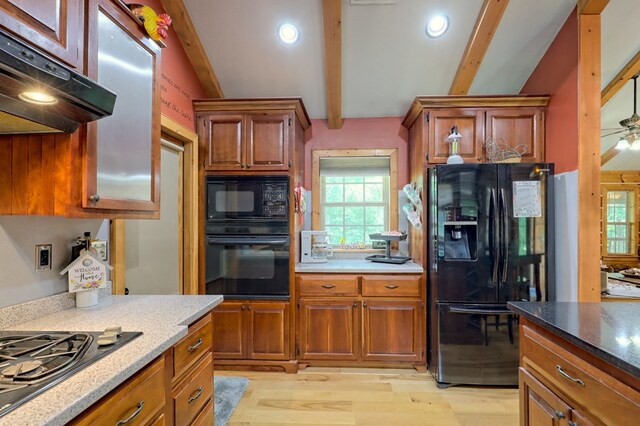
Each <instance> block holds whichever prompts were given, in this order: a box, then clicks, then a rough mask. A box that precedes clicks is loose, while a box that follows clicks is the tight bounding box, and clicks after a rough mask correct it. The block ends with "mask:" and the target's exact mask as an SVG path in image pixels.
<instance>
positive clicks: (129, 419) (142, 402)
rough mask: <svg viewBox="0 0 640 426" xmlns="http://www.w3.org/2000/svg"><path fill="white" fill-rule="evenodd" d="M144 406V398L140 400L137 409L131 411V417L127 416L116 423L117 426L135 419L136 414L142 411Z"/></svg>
mask: <svg viewBox="0 0 640 426" xmlns="http://www.w3.org/2000/svg"><path fill="white" fill-rule="evenodd" d="M142 407H144V399H143V400H142V401H140V402H138V408H137V409H136V411H134V412H133V413H131V415H130V416H129V417H127V418H126V419H124V420H120V421H118V423H116V426H120V425H126V424H127V423H129V422H130V421H131V420H133V419H135V418H136V416H137V415H138V414H140V412H141V411H142Z"/></svg>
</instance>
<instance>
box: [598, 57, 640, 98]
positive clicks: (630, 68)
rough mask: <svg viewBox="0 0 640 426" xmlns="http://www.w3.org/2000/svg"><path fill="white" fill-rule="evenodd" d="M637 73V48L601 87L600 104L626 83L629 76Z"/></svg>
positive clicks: (639, 64) (639, 69) (639, 63)
mask: <svg viewBox="0 0 640 426" xmlns="http://www.w3.org/2000/svg"><path fill="white" fill-rule="evenodd" d="M638 73H640V50H638V53H636V55H635V56H634V57H633V58H632V59H631V60H630V61H629V62H628V63H627V64H626V65H625V66H624V67H622V69H621V70H620V72H619V73H618V74H616V76H615V77H613V80H611V81H610V82H609V84H607V87H605V88H604V89H602V92H601V93H600V103H601V104H602V106H604V105H605V104H606V103H607V102H609V100H611V98H613V97H614V96H615V95H616V93H618V91H620V89H622V87H623V86H624V85H625V84H627V82H628V81H629V80H630V79H631V77H633V76H634V75H636V74H638Z"/></svg>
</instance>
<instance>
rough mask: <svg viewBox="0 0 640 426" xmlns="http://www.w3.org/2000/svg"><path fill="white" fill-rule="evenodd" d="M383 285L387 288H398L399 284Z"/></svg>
mask: <svg viewBox="0 0 640 426" xmlns="http://www.w3.org/2000/svg"><path fill="white" fill-rule="evenodd" d="M385 287H386V288H388V289H389V290H395V289H396V288H398V287H400V286H397V285H392V284H389V285H385Z"/></svg>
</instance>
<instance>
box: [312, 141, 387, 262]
mask: <svg viewBox="0 0 640 426" xmlns="http://www.w3.org/2000/svg"><path fill="white" fill-rule="evenodd" d="M313 159H314V161H313V166H314V167H313V187H312V196H313V201H312V205H313V208H314V211H313V216H312V217H313V229H319V230H326V231H327V232H328V233H329V240H330V242H331V244H333V246H334V247H340V246H341V245H345V246H346V247H347V248H350V249H363V248H366V249H370V248H372V246H371V244H372V243H371V239H370V238H369V234H373V233H380V232H383V231H386V230H390V229H396V228H397V205H398V200H397V173H396V169H397V164H396V161H397V160H396V159H397V151H396V150H395V149H388V150H328V151H314V152H313ZM316 206H318V207H316Z"/></svg>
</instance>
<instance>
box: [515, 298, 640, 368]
mask: <svg viewBox="0 0 640 426" xmlns="http://www.w3.org/2000/svg"><path fill="white" fill-rule="evenodd" d="M508 307H509V309H511V310H512V311H513V312H515V313H517V314H520V315H522V316H524V317H525V318H526V319H528V320H529V321H531V322H533V323H536V324H538V325H540V326H542V327H544V328H546V329H548V330H549V331H551V332H553V333H555V334H557V335H559V336H560V337H562V338H563V339H565V340H567V341H569V342H571V343H573V344H574V345H576V346H578V347H580V348H582V349H584V350H586V351H587V352H589V353H591V354H593V355H595V356H597V357H598V358H601V359H602V360H604V361H606V362H608V363H609V364H612V365H614V366H616V367H618V368H619V369H621V370H623V371H626V372H627V373H629V374H632V375H633V376H635V377H640V303H634V302H606V303H578V302H509V303H508Z"/></svg>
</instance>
